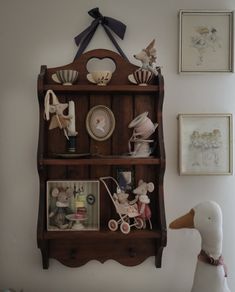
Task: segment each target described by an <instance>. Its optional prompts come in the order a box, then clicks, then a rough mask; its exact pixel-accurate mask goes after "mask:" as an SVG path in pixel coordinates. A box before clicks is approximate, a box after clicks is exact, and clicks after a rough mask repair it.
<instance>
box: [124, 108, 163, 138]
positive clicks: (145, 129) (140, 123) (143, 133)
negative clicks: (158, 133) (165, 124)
mask: <svg viewBox="0 0 235 292" xmlns="http://www.w3.org/2000/svg"><path fill="white" fill-rule="evenodd" d="M147 115H148V112H144V113H142V114H140V115H138V116H137V117H136V118H135V119H134V120H132V121H131V122H130V124H129V125H128V128H134V131H133V137H134V138H136V137H138V138H141V139H147V138H148V137H150V136H151V135H152V134H153V133H154V132H155V130H156V128H157V126H158V124H157V123H153V122H152V121H151V120H150V118H149V117H147Z"/></svg>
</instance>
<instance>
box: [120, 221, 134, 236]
mask: <svg viewBox="0 0 235 292" xmlns="http://www.w3.org/2000/svg"><path fill="white" fill-rule="evenodd" d="M120 230H121V232H122V233H124V234H128V233H129V232H130V230H131V228H130V225H129V224H128V223H127V222H122V224H121V225H120Z"/></svg>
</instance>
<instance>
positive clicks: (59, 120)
mask: <svg viewBox="0 0 235 292" xmlns="http://www.w3.org/2000/svg"><path fill="white" fill-rule="evenodd" d="M51 97H52V104H50V99H51ZM44 106H45V118H46V120H47V121H48V120H49V119H50V113H51V114H54V115H53V116H52V118H51V122H50V126H49V130H52V129H54V128H57V127H59V128H60V129H63V130H64V135H65V137H66V138H67V139H68V140H69V137H68V126H69V124H70V120H71V116H70V115H64V114H63V112H64V110H65V109H66V108H67V107H68V104H67V103H60V102H59V100H58V98H57V96H56V95H55V93H54V92H53V91H52V90H48V91H47V93H46V95H45V100H44Z"/></svg>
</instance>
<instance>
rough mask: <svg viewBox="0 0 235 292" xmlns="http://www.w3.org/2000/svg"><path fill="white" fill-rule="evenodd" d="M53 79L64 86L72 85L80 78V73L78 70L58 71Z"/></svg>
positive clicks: (53, 75)
mask: <svg viewBox="0 0 235 292" xmlns="http://www.w3.org/2000/svg"><path fill="white" fill-rule="evenodd" d="M51 78H52V79H53V80H54V81H55V82H57V83H62V84H63V85H72V84H73V83H74V82H75V81H76V80H77V78H78V71H76V70H58V71H56V73H54V74H52V76H51Z"/></svg>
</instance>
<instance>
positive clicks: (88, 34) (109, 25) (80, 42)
mask: <svg viewBox="0 0 235 292" xmlns="http://www.w3.org/2000/svg"><path fill="white" fill-rule="evenodd" d="M88 14H89V15H90V16H91V17H93V18H94V20H93V21H92V23H91V24H90V26H89V27H88V28H86V29H85V30H84V31H82V32H81V33H80V34H79V35H77V36H76V37H75V38H74V39H75V42H76V44H77V46H78V47H79V49H78V52H77V54H76V56H75V58H74V59H77V58H79V56H80V55H81V54H82V53H83V52H84V50H85V49H86V47H87V46H88V44H89V42H90V40H91V39H92V37H93V35H94V33H95V32H96V29H97V27H98V26H99V25H100V24H101V25H102V26H103V28H104V30H105V32H106V33H107V35H108V37H109V39H110V40H111V42H112V43H113V44H114V46H115V47H116V49H117V50H118V52H119V53H120V55H121V56H123V57H124V58H125V59H127V57H126V56H125V54H124V53H123V51H122V50H121V48H120V47H119V45H118V43H117V42H116V40H115V38H114V37H113V35H112V33H111V30H112V31H113V32H114V33H115V34H116V35H117V36H118V37H120V38H121V39H123V38H124V35H125V31H126V25H125V24H124V23H122V22H121V21H119V20H117V19H114V18H111V17H108V16H103V15H102V14H101V13H100V11H99V8H98V7H96V8H93V9H91V10H90V11H88Z"/></svg>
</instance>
